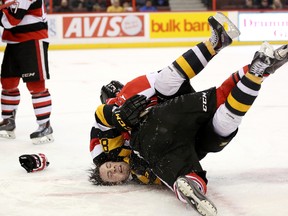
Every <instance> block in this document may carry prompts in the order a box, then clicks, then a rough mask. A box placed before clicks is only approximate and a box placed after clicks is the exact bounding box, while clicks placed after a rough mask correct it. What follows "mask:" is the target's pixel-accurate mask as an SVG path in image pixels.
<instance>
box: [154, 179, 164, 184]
mask: <svg viewBox="0 0 288 216" xmlns="http://www.w3.org/2000/svg"><path fill="white" fill-rule="evenodd" d="M153 184H156V185H161V184H162V183H161V180H160V179H159V178H156V179H155V181H154V182H153Z"/></svg>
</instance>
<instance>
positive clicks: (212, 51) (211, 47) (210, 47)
mask: <svg viewBox="0 0 288 216" xmlns="http://www.w3.org/2000/svg"><path fill="white" fill-rule="evenodd" d="M204 44H205V45H206V47H207V49H208V51H209V52H210V54H211V55H213V56H214V55H216V51H215V50H214V48H213V46H212V44H211V42H210V41H209V40H207V41H205V42H204Z"/></svg>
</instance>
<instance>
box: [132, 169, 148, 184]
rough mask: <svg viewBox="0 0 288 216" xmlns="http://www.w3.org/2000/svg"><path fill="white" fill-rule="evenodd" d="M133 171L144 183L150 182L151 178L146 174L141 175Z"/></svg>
mask: <svg viewBox="0 0 288 216" xmlns="http://www.w3.org/2000/svg"><path fill="white" fill-rule="evenodd" d="M131 173H132V174H134V175H136V176H137V178H138V180H139V181H141V182H142V183H144V184H149V181H150V180H149V179H148V178H147V177H146V176H144V175H139V174H137V173H135V172H134V171H131Z"/></svg>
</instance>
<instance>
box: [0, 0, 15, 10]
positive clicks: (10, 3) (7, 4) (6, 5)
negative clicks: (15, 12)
mask: <svg viewBox="0 0 288 216" xmlns="http://www.w3.org/2000/svg"><path fill="white" fill-rule="evenodd" d="M15 2H16V0H15V1H11V2H8V3H6V4H3V5H0V10H2V9H4V8H7V7H9V6H10V5H12V4H14V3H15Z"/></svg>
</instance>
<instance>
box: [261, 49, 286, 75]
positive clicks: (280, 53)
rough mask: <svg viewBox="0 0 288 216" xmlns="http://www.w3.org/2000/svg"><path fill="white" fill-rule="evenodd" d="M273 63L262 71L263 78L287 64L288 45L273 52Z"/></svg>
mask: <svg viewBox="0 0 288 216" xmlns="http://www.w3.org/2000/svg"><path fill="white" fill-rule="evenodd" d="M274 58H275V59H274V63H273V64H272V66H269V67H268V68H266V70H265V71H264V76H267V75H269V74H273V73H274V72H275V71H276V70H277V69H278V68H280V67H281V66H282V65H284V64H285V63H287V62H288V45H287V44H286V45H283V46H281V47H279V48H278V49H276V50H275V51H274Z"/></svg>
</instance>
